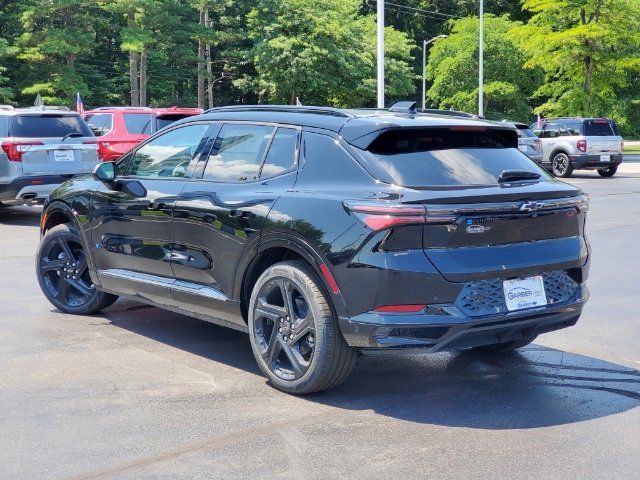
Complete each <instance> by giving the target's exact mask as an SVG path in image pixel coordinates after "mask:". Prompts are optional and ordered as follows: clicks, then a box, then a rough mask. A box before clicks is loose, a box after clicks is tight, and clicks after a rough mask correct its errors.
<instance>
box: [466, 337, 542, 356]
mask: <svg viewBox="0 0 640 480" xmlns="http://www.w3.org/2000/svg"><path fill="white" fill-rule="evenodd" d="M536 338H537V335H529V336H525V337H522V338H520V339H518V340H512V341H510V342H504V343H494V344H492V345H482V346H480V347H475V348H473V350H475V351H477V352H482V353H507V352H513V351H514V350H517V349H518V348H522V347H524V346H526V345H529V344H530V343H531V342H533V341H534V340H535V339H536Z"/></svg>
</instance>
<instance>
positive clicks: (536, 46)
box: [514, 0, 640, 123]
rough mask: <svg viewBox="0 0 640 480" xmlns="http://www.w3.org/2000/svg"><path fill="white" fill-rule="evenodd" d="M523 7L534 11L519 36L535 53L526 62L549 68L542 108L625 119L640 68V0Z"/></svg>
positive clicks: (538, 2)
mask: <svg viewBox="0 0 640 480" xmlns="http://www.w3.org/2000/svg"><path fill="white" fill-rule="evenodd" d="M523 7H524V8H525V9H526V10H528V11H530V12H531V13H532V14H533V16H532V18H531V20H530V21H529V23H528V24H527V25H523V26H521V27H520V28H518V29H516V30H515V31H514V38H516V39H517V40H518V41H519V42H520V44H521V45H522V46H523V48H524V49H525V50H526V52H527V54H528V55H529V59H528V61H527V62H526V66H527V67H530V68H540V69H542V70H543V71H544V83H543V84H542V85H541V86H540V87H539V88H538V89H537V90H536V92H535V96H536V97H537V98H539V99H540V100H541V101H542V104H541V105H540V106H539V107H538V108H537V109H536V110H537V111H538V112H541V113H544V114H547V115H584V116H586V115H613V116H617V117H618V119H619V120H620V119H622V117H624V116H625V115H626V114H624V112H622V111H621V110H625V108H624V107H623V108H622V109H621V108H620V107H621V104H620V101H621V98H620V94H621V92H622V91H624V90H628V87H629V80H630V78H632V77H631V75H633V74H634V73H637V72H639V71H640V57H639V56H638V53H639V48H638V45H640V23H639V22H640V2H637V1H627V0H525V1H524V3H523ZM633 90H634V91H635V93H636V95H637V92H638V90H637V86H636V87H635V88H634V89H633ZM627 93H630V92H627ZM636 98H637V97H636ZM623 123H624V121H623Z"/></svg>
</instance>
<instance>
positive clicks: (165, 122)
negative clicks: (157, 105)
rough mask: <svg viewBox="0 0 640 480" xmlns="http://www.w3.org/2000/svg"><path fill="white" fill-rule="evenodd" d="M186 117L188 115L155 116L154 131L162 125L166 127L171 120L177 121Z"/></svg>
mask: <svg viewBox="0 0 640 480" xmlns="http://www.w3.org/2000/svg"><path fill="white" fill-rule="evenodd" d="M186 117H188V115H171V116H162V117H156V131H157V130H160V129H162V128H164V127H167V126H169V125H171V124H172V123H173V122H177V121H178V120H181V119H183V118H186Z"/></svg>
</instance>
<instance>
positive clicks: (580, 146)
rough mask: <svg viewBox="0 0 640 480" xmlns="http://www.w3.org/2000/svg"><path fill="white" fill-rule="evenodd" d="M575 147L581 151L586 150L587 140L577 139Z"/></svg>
mask: <svg viewBox="0 0 640 480" xmlns="http://www.w3.org/2000/svg"><path fill="white" fill-rule="evenodd" d="M576 147H577V148H578V150H580V151H581V152H586V151H587V141H586V140H578V141H577V142H576Z"/></svg>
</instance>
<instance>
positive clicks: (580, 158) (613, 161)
mask: <svg viewBox="0 0 640 480" xmlns="http://www.w3.org/2000/svg"><path fill="white" fill-rule="evenodd" d="M622 158H623V155H622V154H621V153H620V154H613V155H611V158H610V161H608V162H602V161H600V155H569V159H570V160H571V165H572V166H573V168H578V169H597V168H608V167H613V166H616V165H619V164H621V163H622Z"/></svg>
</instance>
